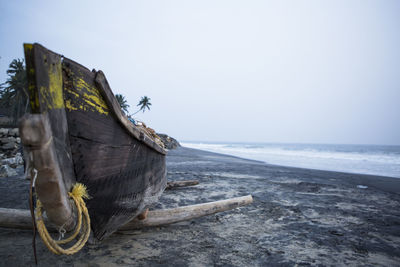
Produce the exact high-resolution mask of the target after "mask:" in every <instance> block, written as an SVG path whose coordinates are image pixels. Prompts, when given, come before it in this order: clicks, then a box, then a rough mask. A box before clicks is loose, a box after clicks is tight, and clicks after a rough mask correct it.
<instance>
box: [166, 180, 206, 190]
mask: <svg viewBox="0 0 400 267" xmlns="http://www.w3.org/2000/svg"><path fill="white" fill-rule="evenodd" d="M198 184H199V181H198V180H185V181H170V182H167V187H166V188H165V190H169V189H173V188H177V187H186V186H192V185H198Z"/></svg>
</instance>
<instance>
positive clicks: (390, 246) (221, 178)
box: [0, 147, 400, 266]
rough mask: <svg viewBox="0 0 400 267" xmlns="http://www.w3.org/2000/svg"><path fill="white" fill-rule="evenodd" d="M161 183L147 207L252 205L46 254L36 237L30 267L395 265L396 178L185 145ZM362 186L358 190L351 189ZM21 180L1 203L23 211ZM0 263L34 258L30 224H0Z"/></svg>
mask: <svg viewBox="0 0 400 267" xmlns="http://www.w3.org/2000/svg"><path fill="white" fill-rule="evenodd" d="M167 167H168V175H167V178H168V179H169V180H189V179H197V180H199V181H200V184H199V185H197V186H194V187H188V188H182V189H176V190H169V191H165V192H164V194H163V195H162V197H161V199H160V202H159V204H157V206H156V207H154V209H161V208H170V207H177V206H183V205H190V204H195V203H202V202H208V201H215V200H221V199H225V198H230V197H236V196H243V195H247V194H252V195H253V197H254V203H253V204H251V205H249V206H246V207H242V208H239V209H236V210H232V211H228V212H223V213H220V214H216V215H211V216H207V217H203V218H200V219H196V220H193V221H189V222H184V223H178V224H173V225H169V226H164V227H158V228H148V229H142V230H139V231H130V232H119V233H117V234H114V235H112V236H111V237H110V238H108V239H106V240H105V241H104V242H102V243H101V244H99V245H87V246H86V247H85V248H84V249H83V250H82V251H81V252H79V253H78V254H76V255H74V256H72V257H67V256H61V257H60V256H55V255H52V254H51V253H50V252H48V251H47V249H46V248H45V247H44V245H43V243H42V242H41V241H40V240H38V241H37V246H38V256H39V266H52V265H62V264H67V265H72V264H83V265H85V264H93V265H121V266H125V265H133V266H159V265H179V266H192V265H197V266H209V265H216V266H220V265H230V266H278V265H279V266H293V265H295V264H298V265H322V266H349V265H350V266H396V265H397V266H398V263H399V262H400V210H399V207H400V190H399V189H400V179H396V178H387V177H379V176H371V175H358V174H348V173H340V172H330V171H318V170H308V169H300V168H291V167H282V166H275V165H268V164H264V163H261V162H257V161H252V160H246V159H241V158H237V157H231V156H226V155H221V154H216V153H211V152H206V151H200V150H196V149H189V148H184V147H182V148H178V149H176V150H171V151H169V154H168V156H167ZM359 185H362V186H363V187H361V188H360V187H358V186H359ZM27 186H28V182H27V181H25V180H24V179H22V178H17V177H13V178H2V179H0V203H1V206H2V207H7V208H27ZM0 236H1V237H2V238H0V257H1V258H2V259H3V260H2V263H3V264H4V265H9V266H11V265H29V264H31V265H32V264H33V256H32V255H33V254H32V251H31V249H30V248H31V237H32V234H31V231H21V230H9V229H0Z"/></svg>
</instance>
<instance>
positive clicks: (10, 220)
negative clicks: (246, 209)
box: [0, 195, 253, 230]
mask: <svg viewBox="0 0 400 267" xmlns="http://www.w3.org/2000/svg"><path fill="white" fill-rule="evenodd" d="M252 202H253V197H252V196H251V195H248V196H243V197H236V198H230V199H226V200H220V201H214V202H208V203H202V204H197V205H190V206H184V207H178V208H173V209H165V210H154V211H149V213H148V216H147V218H146V219H144V220H138V219H136V218H135V219H133V220H132V221H130V222H129V223H127V224H126V225H124V226H122V227H120V228H119V230H134V229H140V228H144V227H152V226H161V225H166V224H171V223H176V222H182V221H187V220H191V219H195V218H199V217H202V216H206V215H211V214H214V213H217V212H222V211H227V210H231V209H234V208H237V207H241V206H245V205H248V204H250V203H252ZM46 224H47V226H48V229H49V230H57V228H56V227H55V226H54V225H51V224H49V222H48V221H47V222H46ZM0 227H7V228H17V229H32V218H31V214H30V212H29V210H17V209H6V208H0Z"/></svg>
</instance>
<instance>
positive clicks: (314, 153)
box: [181, 142, 400, 178]
mask: <svg viewBox="0 0 400 267" xmlns="http://www.w3.org/2000/svg"><path fill="white" fill-rule="evenodd" d="M181 144H182V145H183V146H185V147H189V148H196V149H201V150H207V151H212V152H217V153H221V154H227V155H233V156H237V157H242V158H247V159H253V160H259V161H263V162H266V163H268V164H274V165H281V166H291V167H300V168H308V169H317V170H328V171H339V172H348V173H359V174H371V175H380V176H388V177H395V178H400V146H381V145H336V144H335V145H334V144H326V145H324V144H280V143H270V144H269V143H267V144H265V143H262V144H257V143H209V142H182V143H181Z"/></svg>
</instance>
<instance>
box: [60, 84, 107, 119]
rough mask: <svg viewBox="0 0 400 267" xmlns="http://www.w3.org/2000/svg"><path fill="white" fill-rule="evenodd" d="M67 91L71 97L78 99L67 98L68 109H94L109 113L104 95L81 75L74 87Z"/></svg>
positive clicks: (101, 112) (105, 113)
mask: <svg viewBox="0 0 400 267" xmlns="http://www.w3.org/2000/svg"><path fill="white" fill-rule="evenodd" d="M67 92H68V93H69V95H70V97H72V98H76V99H77V100H78V101H73V99H72V100H67V101H66V102H65V105H66V108H67V109H69V110H78V109H80V110H83V111H94V112H98V113H100V114H103V115H108V113H109V108H108V106H107V104H106V102H105V101H104V99H103V97H102V95H101V94H100V92H99V91H98V89H97V88H96V87H95V86H93V85H90V84H88V83H87V82H86V81H85V80H84V79H82V78H79V77H78V78H76V79H74V81H73V88H68V89H67ZM79 100H81V101H79Z"/></svg>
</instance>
